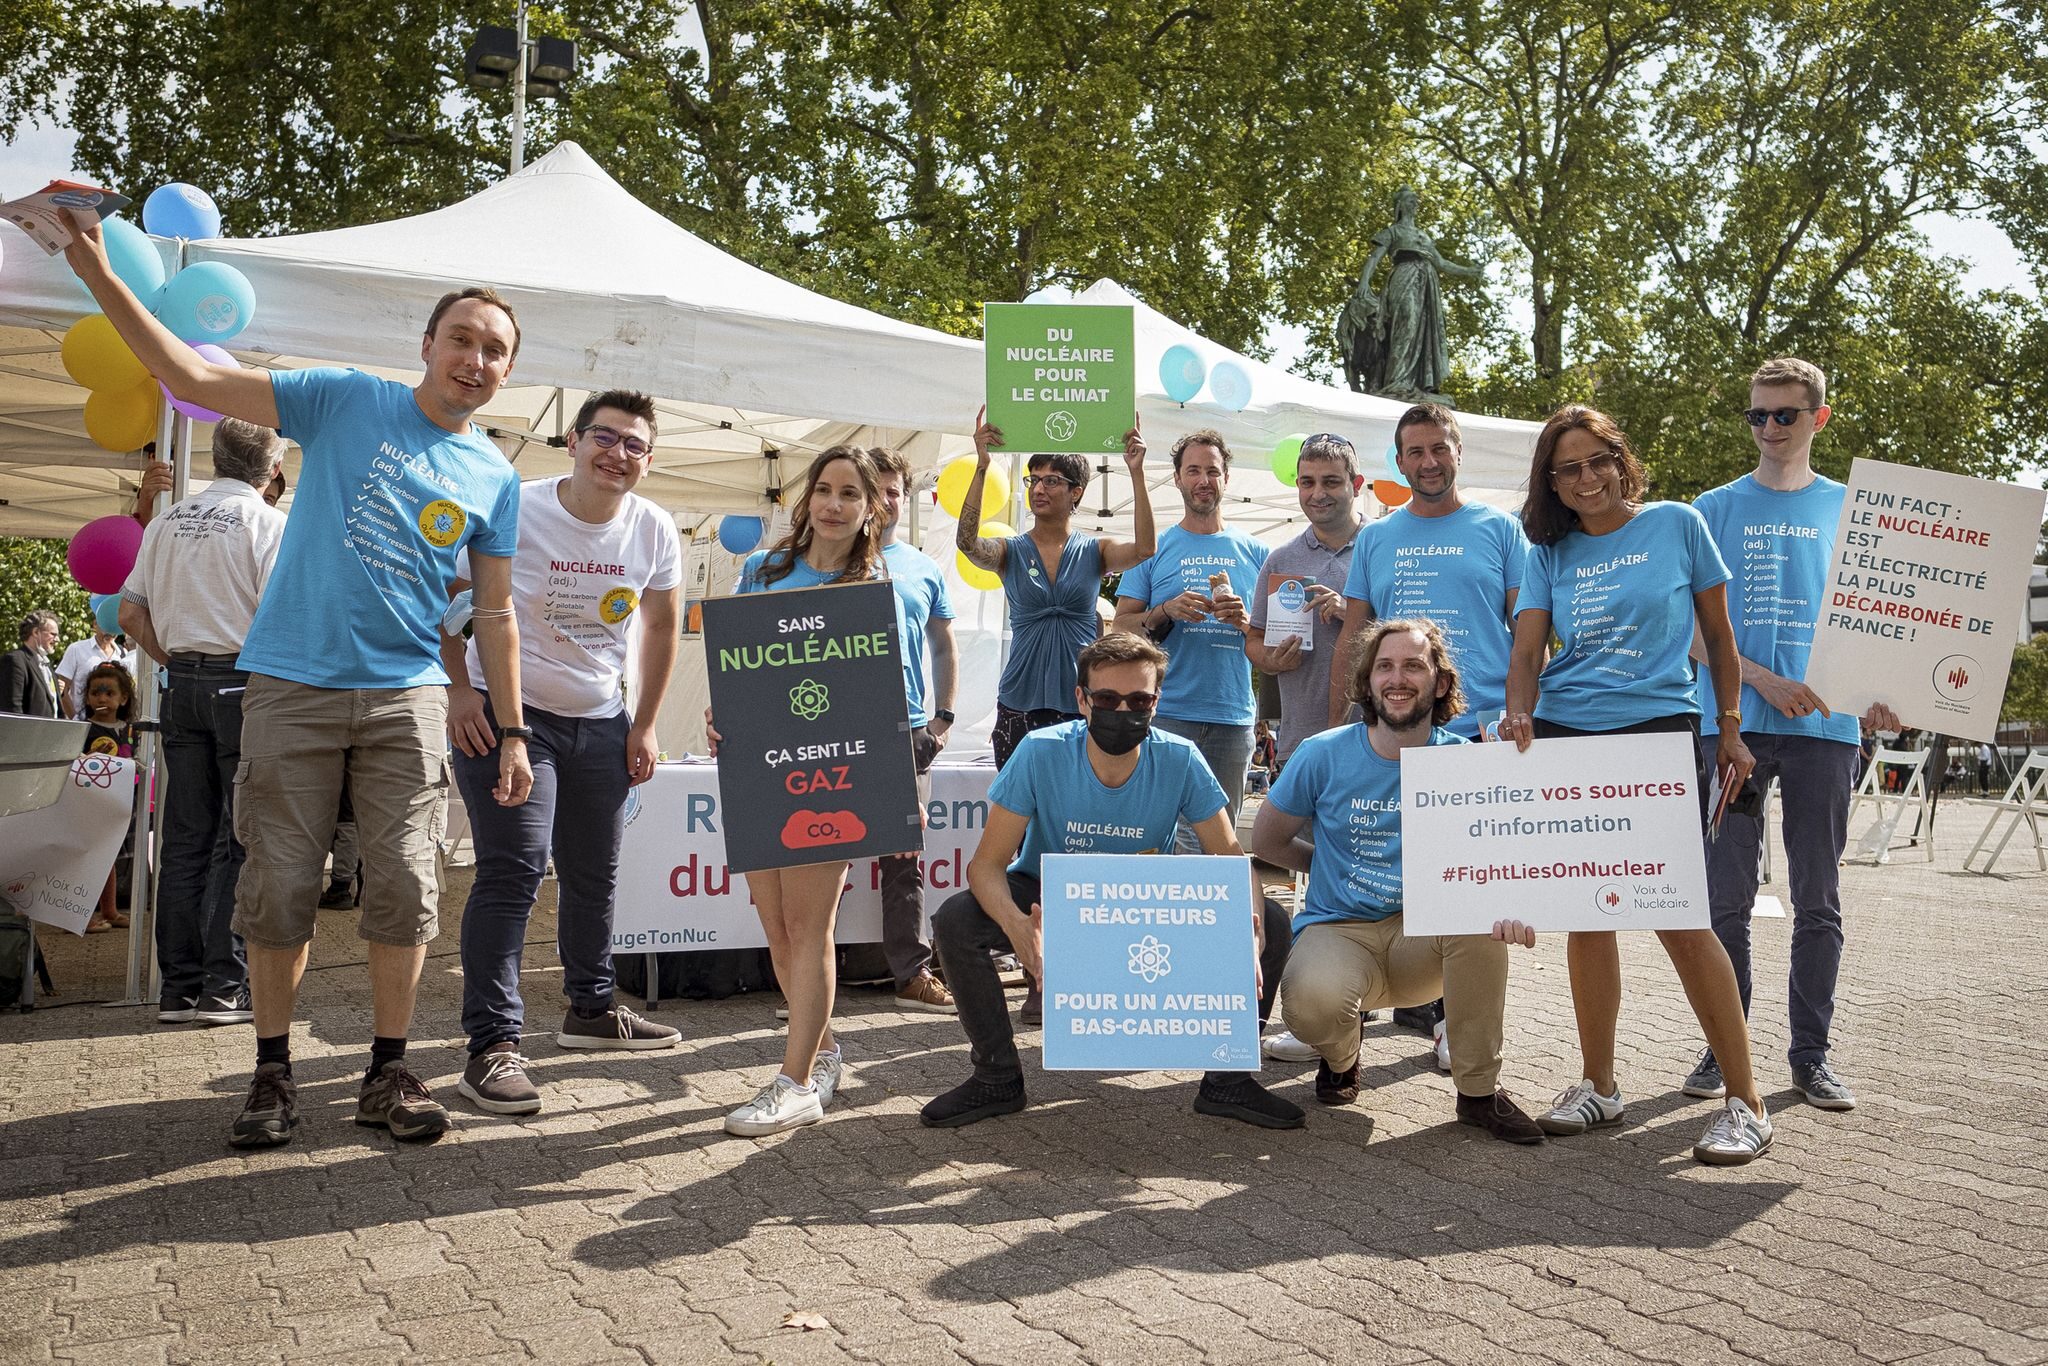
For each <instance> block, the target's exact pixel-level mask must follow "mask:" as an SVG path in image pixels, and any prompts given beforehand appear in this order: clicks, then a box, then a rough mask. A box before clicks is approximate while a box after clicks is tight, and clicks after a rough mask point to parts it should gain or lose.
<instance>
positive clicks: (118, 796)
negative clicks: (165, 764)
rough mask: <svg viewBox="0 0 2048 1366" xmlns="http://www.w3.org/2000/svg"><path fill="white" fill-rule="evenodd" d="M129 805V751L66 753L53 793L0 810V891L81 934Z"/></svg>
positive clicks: (19, 907)
mask: <svg viewBox="0 0 2048 1366" xmlns="http://www.w3.org/2000/svg"><path fill="white" fill-rule="evenodd" d="M134 809H135V761H134V760H133V759H117V758H114V757H112V756H111V755H104V754H83V755H80V756H79V757H78V758H76V759H74V760H72V761H71V773H70V776H69V777H67V778H66V779H65V780H64V789H63V791H62V792H61V793H59V794H58V797H57V800H56V801H54V802H52V803H50V804H49V805H48V806H45V807H39V808H38V809H36V810H34V811H23V812H20V813H18V814H16V815H12V816H7V817H0V897H4V898H5V899H6V900H7V901H8V902H9V903H10V904H11V905H12V906H13V908H14V910H15V911H16V912H18V913H19V914H21V915H25V916H27V917H28V918H29V919H30V920H36V921H40V922H42V923H43V924H45V925H51V926H55V927H56V928H57V929H60V930H69V931H71V933H73V934H84V933H85V924H86V922H87V921H88V920H91V919H92V913H93V912H94V911H96V910H98V909H99V904H100V890H101V889H102V888H104V887H105V886H106V885H107V874H108V873H110V872H112V871H113V869H114V859H115V858H116V857H118V856H119V854H120V852H121V841H122V840H123V839H125V838H127V835H128V822H129V820H130V818H131V817H132V815H133V813H134Z"/></svg>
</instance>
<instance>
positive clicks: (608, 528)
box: [441, 389, 683, 1115]
mask: <svg viewBox="0 0 2048 1366" xmlns="http://www.w3.org/2000/svg"><path fill="white" fill-rule="evenodd" d="M654 434H655V411H654V400H652V399H651V398H649V397H647V395H645V394H639V393H634V392H632V391H630V390H626V389H613V390H610V391H608V392H605V393H601V394H594V395H592V396H591V397H590V398H588V399H586V400H585V401H584V403H583V407H582V408H581V409H580V410H579V411H578V412H577V414H576V423H575V425H574V427H572V428H571V429H570V432H569V438H568V449H569V457H570V459H571V460H573V461H574V462H575V463H574V465H573V466H572V468H571V470H570V472H569V473H568V474H567V475H564V476H560V477H557V478H553V479H534V480H529V481H527V482H526V483H523V484H521V485H520V486H519V549H518V550H517V552H516V553H515V554H514V555H513V557H512V610H513V611H514V612H515V613H516V614H517V619H518V624H519V688H520V695H521V697H522V698H523V700H524V702H525V715H524V718H523V720H524V725H522V726H520V727H517V728H516V729H517V730H519V731H522V732H524V733H525V734H526V737H527V739H526V749H527V754H528V757H529V759H530V761H531V763H532V766H533V794H532V796H531V797H529V798H528V799H527V801H526V802H525V804H524V805H521V806H515V807H501V806H499V805H498V804H497V803H496V802H494V801H492V800H491V782H492V775H493V774H494V773H495V772H496V769H497V758H496V754H495V751H496V750H497V748H498V745H499V743H500V741H501V739H502V737H504V736H505V735H507V734H510V733H512V731H513V730H514V729H515V728H514V727H510V726H505V725H501V724H500V718H499V717H498V715H497V712H496V708H495V699H494V698H493V696H492V694H491V691H490V688H489V686H488V680H487V679H486V677H485V674H484V670H483V667H482V661H481V660H480V659H479V658H478V656H477V653H476V651H475V650H474V649H473V648H470V647H469V645H468V643H467V642H465V641H464V640H463V639H462V637H461V635H460V634H455V633H450V632H448V631H444V632H443V634H442V637H441V658H442V660H443V661H444V662H445V664H446V665H447V669H448V676H449V678H450V679H451V680H452V681H451V682H450V683H449V685H448V738H449V740H450V741H451V742H452V743H453V745H454V748H455V758H454V764H455V782H456V785H457V786H458V787H459V788H460V789H461V790H462V800H463V804H464V805H465V806H466V807H468V809H469V819H470V829H471V831H472V832H473V835H474V838H475V842H476V881H475V882H474V883H473V884H472V885H471V887H470V892H469V903H468V905H467V906H465V907H464V908H463V912H462V1028H463V1032H464V1033H465V1034H467V1035H468V1036H469V1061H468V1063H467V1064H466V1065H465V1066H464V1068H463V1071H462V1080H461V1082H459V1083H458V1085H457V1089H458V1090H459V1091H460V1092H461V1093H462V1094H463V1095H464V1096H465V1097H467V1098H468V1100H469V1101H470V1103H472V1104H473V1105H475V1106H476V1107H477V1108H478V1109H480V1110H483V1111H486V1112H487V1113H490V1114H498V1115H530V1114H533V1113H534V1112H535V1111H537V1110H539V1109H540V1108H541V1096H540V1090H539V1088H537V1087H536V1086H535V1085H534V1084H533V1080H532V1078H531V1077H529V1076H528V1074H527V1067H528V1063H527V1060H526V1058H525V1057H524V1056H523V1055H522V1054H521V1053H520V1049H519V1043H520V1038H521V1036H522V1035H523V1034H524V1033H525V1028H526V1007H525V1003H524V1001H523V1000H522V999H521V998H520V993H519V969H520V966H521V963H522V961H523V960H524V956H525V946H526V925H527V919H528V917H529V916H530V915H531V914H532V912H533V906H534V900H535V898H536V897H537V896H538V895H539V894H540V882H541V876H542V874H544V873H545V872H546V871H547V866H548V860H549V858H550V856H552V857H553V859H554V864H555V877H556V883H557V887H558V892H559V900H558V904H557V907H556V943H557V945H558V946H559V950H560V953H561V959H562V990H563V993H564V995H566V996H567V997H568V1010H567V1012H566V1013H565V1014H564V1015H563V1017H562V1024H561V1028H560V1029H559V1030H558V1031H557V1032H556V1034H555V1043H556V1044H557V1045H558V1046H560V1047H562V1048H578V1049H584V1048H588V1049H631V1050H641V1049H651V1048H667V1047H670V1046H671V1045H673V1044H674V1043H675V1042H676V1041H677V1040H678V1039H679V1038H680V1037H681V1035H680V1034H679V1033H678V1032H677V1031H676V1030H674V1029H671V1028H669V1027H668V1026H666V1025H658V1024H654V1023H651V1022H650V1021H647V1020H643V1019H641V1018H640V1017H639V1016H638V1015H635V1014H634V1013H633V1012H632V1011H630V1010H627V1009H626V1008H625V1007H624V1006H621V1005H619V1004H618V1003H617V1002H616V1001H615V1000H614V999H613V995H612V987H613V979H612V952H611V943H612V910H613V907H614V904H615V902H616V900H617V889H618V874H619V844H620V840H621V838H622V836H623V835H624V832H625V812H626V793H627V789H629V788H631V787H634V786H637V785H638V784H640V783H644V782H646V781H647V780H648V779H649V778H651V777H653V776H654V761H655V757H656V754H657V753H658V751H659V749H660V746H659V744H658V743H657V741H656V739H655V734H654V721H655V716H656V715H657V714H658V713H659V712H660V710H661V699H662V695H663V694H664V693H665V692H667V690H668V680H669V672H670V670H671V668H672V667H673V666H674V664H675V657H676V616H677V611H676V599H677V596H678V591H679V586H680V585H681V583H682V577H683V573H682V546H681V541H680V539H679V538H678V537H677V535H676V527H675V520H674V519H673V518H671V517H670V516H669V515H668V514H667V513H666V512H664V511H662V510H661V508H660V507H659V506H658V505H656V504H655V503H653V502H651V501H650V500H648V499H646V498H643V497H641V496H640V495H639V494H637V493H635V492H633V490H634V489H635V488H636V487H637V486H638V485H639V483H640V481H641V479H643V478H644V477H646V474H647V468H648V466H649V464H650V463H652V460H653V442H654ZM467 569H468V563H467V560H466V559H465V560H463V561H461V562H459V563H458V566H457V572H458V573H459V574H461V575H462V577H461V578H458V579H457V580H456V584H455V588H456V591H457V592H458V593H459V592H460V591H461V589H462V587H463V586H464V584H465V582H466V580H467V577H468V576H467V573H466V572H465V571H466V570H467ZM447 625H448V626H449V627H452V628H454V630H455V631H456V632H459V630H460V613H459V612H458V613H456V614H455V615H452V616H451V617H450V619H449V621H448V623H447ZM636 631H637V633H638V635H639V640H638V656H639V659H638V670H637V676H636V677H635V678H634V680H633V686H632V688H631V689H630V692H629V693H628V692H627V690H625V689H624V686H623V685H624V682H625V670H626V642H627V638H628V636H629V635H632V634H633V633H635V632H636ZM629 700H630V702H631V704H632V706H631V711H630V712H629V711H628V710H627V705H626V704H627V702H628V701H629Z"/></svg>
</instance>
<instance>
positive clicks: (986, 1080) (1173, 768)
mask: <svg viewBox="0 0 2048 1366" xmlns="http://www.w3.org/2000/svg"><path fill="white" fill-rule="evenodd" d="M1075 673H1076V676H1077V678H1078V680H1079V681H1078V683H1077V684H1076V686H1075V689H1074V704H1075V705H1076V706H1077V707H1078V708H1079V710H1080V713H1081V719H1080V720H1078V721H1068V722H1065V723H1063V724H1061V725H1057V726H1051V727H1047V728H1044V729H1040V730H1035V731H1033V732H1031V733H1030V734H1029V735H1027V736H1025V737H1024V740H1023V742H1022V743H1021V744H1019V745H1018V746H1017V751H1016V753H1015V754H1013V755H1011V757H1010V762H1009V763H1008V764H1007V765H1005V766H1004V768H1003V770H1002V772H1000V773H998V774H997V775H996V781H995V785H994V786H993V787H991V788H990V789H989V794H988V796H989V803H988V825H987V826H986V828H984V829H983V831H982V836H981V843H980V844H979V845H977V846H976V848H975V851H974V858H973V860H972V861H971V862H970V863H969V864H968V868H967V885H968V890H967V891H965V892H961V893H959V894H957V895H955V896H954V897H952V898H951V899H950V900H948V901H947V902H946V904H945V905H944V906H942V907H940V908H939V913H938V915H936V916H934V917H933V919H932V939H933V942H934V944H935V946H936V947H937V949H938V955H939V961H940V963H941V964H942V965H943V966H944V968H945V971H946V981H947V983H948V984H949V985H950V986H951V987H952V988H953V998H954V1000H955V1001H956V1002H958V1004H959V1009H960V1023H961V1025H962V1027H964V1028H965V1029H966V1031H967V1039H968V1042H969V1043H970V1044H972V1045H973V1049H972V1052H973V1059H974V1075H973V1076H972V1077H970V1078H968V1079H967V1080H966V1081H964V1082H962V1083H961V1084H960V1085H959V1086H956V1087H954V1088H953V1089H952V1090H951V1091H948V1092H946V1094H944V1095H942V1096H939V1097H938V1098H936V1099H934V1100H933V1101H931V1102H930V1103H929V1104H927V1105H926V1106H925V1107H924V1111H923V1114H922V1115H921V1116H920V1118H921V1119H922V1121H923V1123H924V1124H925V1125H926V1126H927V1127H930V1128H935V1129H951V1128H958V1127H959V1126H961V1125H964V1124H973V1123H975V1122H976V1121H978V1120H983V1119H988V1118H990V1117H992V1116H995V1115H1007V1114H1014V1113H1015V1112H1017V1111H1019V1110H1021V1109H1023V1108H1024V1103H1025V1101H1024V1068H1023V1063H1022V1062H1021V1060H1020V1059H1019V1058H1018V1056H1017V1044H1016V1039H1015V1037H1014V1035H1013V1034H1012V1032H1011V1028H1010V1017H1009V1013H1008V1011H1007V1010H1006V1008H1005V1007H1004V1003H1003V988H1002V983H1001V981H1000V980H999V979H998V978H997V975H996V969H995V965H994V963H993V962H992V961H991V960H990V958H989V955H990V953H992V952H1013V953H1015V954H1016V955H1017V957H1018V958H1019V959H1020V960H1021V961H1022V962H1023V964H1024V968H1025V971H1027V972H1029V973H1030V974H1031V975H1032V977H1033V978H1034V979H1037V980H1043V975H1044V973H1043V961H1042V960H1043V953H1044V921H1043V918H1042V913H1041V911H1040V908H1039V900H1038V898H1039V859H1040V858H1041V857H1043V856H1044V855H1046V854H1073V853H1094V854H1150V853H1158V852H1161V851H1162V850H1165V849H1166V848H1167V847H1168V846H1169V845H1170V844H1171V842H1172V840H1173V832H1174V827H1175V825H1176V824H1185V825H1188V826H1192V827H1193V828H1194V831H1195V835H1196V837H1197V838H1198V839H1199V840H1200V842H1201V849H1200V852H1202V853H1205V854H1229V855H1235V856H1240V857H1241V856H1242V855H1243V853H1244V850H1243V849H1241V848H1240V847H1239V846H1238V843H1237V832H1236V830H1235V829H1234V827H1233V826H1232V824H1231V821H1230V818H1229V815H1228V814H1227V807H1226V804H1225V802H1224V799H1223V789H1222V788H1221V787H1219V786H1218V785H1217V783H1216V779H1215V778H1214V777H1212V776H1211V775H1210V773H1209V768H1208V765H1207V764H1206V763H1204V762H1203V759H1202V756H1201V753H1200V751H1198V750H1197V749H1196V748H1195V746H1194V745H1193V744H1192V743H1191V742H1189V741H1187V740H1185V739H1182V738H1181V737H1180V736H1178V735H1174V734H1171V733H1169V732H1167V731H1165V730H1164V729H1162V728H1159V727H1156V726H1154V725H1153V724H1152V721H1153V715H1154V711H1155V709H1156V707H1157V706H1158V703H1159V697H1160V687H1161V684H1162V681H1163V679H1164V677H1165V675H1166V673H1167V668H1166V654H1165V652H1164V651H1162V650H1161V649H1160V648H1159V647H1158V646H1157V645H1154V644H1153V643H1152V642H1151V641H1150V640H1148V639H1146V638H1145V637H1143V636H1139V635H1133V634H1131V633H1130V632H1126V631H1113V632H1111V633H1110V634H1108V635H1106V636H1104V637H1103V638H1102V639H1100V640H1098V641H1096V642H1095V643H1094V644H1092V645H1090V646H1088V647H1087V648H1086V649H1084V650H1082V651H1081V653H1080V657H1079V658H1078V659H1077V660H1076V664H1075ZM1026 908H1028V910H1027V909H1026ZM1253 934H1254V937H1255V938H1256V939H1257V940H1258V942H1259V944H1260V950H1259V972H1260V991H1261V994H1260V998H1259V1019H1260V1021H1261V1023H1263V1022H1264V1020H1265V1018H1266V1016H1267V1015H1268V1014H1269V1013H1270V1012H1271V1010H1272V1007H1273V997H1274V993H1275V992H1276V991H1277V989H1278V987H1279V982H1280V974H1281V973H1282V972H1283V971H1284V970H1285V968H1286V965H1287V946H1288V939H1289V935H1288V929H1287V913H1286V912H1285V911H1283V910H1281V909H1280V908H1279V907H1278V906H1277V905H1275V904H1274V903H1273V901H1272V900H1270V899H1265V900H1264V902H1263V905H1262V906H1261V907H1260V908H1259V909H1258V910H1257V911H1256V912H1254V920H1253ZM1195 1109H1196V1110H1197V1111H1198V1112H1200V1113H1202V1114H1207V1115H1223V1116H1227V1117H1229V1118H1232V1119H1239V1120H1243V1121H1244V1122H1246V1123H1248V1124H1257V1125H1261V1126H1263V1127H1265V1128H1271V1129H1294V1128H1299V1127H1300V1126H1301V1125H1302V1124H1303V1123H1304V1117H1303V1115H1302V1112H1301V1107H1300V1106H1298V1105H1295V1104H1294V1103H1292V1102H1291V1101H1287V1100H1283V1099H1281V1098H1280V1097H1279V1096H1276V1095H1273V1094H1272V1093H1270V1092H1268V1091H1267V1090H1266V1089H1265V1088H1264V1087H1263V1086H1260V1085H1259V1083H1258V1081H1257V1080H1256V1079H1255V1078H1253V1077H1252V1075H1251V1074H1250V1073H1248V1072H1211V1073H1209V1074H1208V1075H1207V1076H1205V1077H1204V1078H1203V1079H1202V1086H1201V1090H1200V1092H1199V1093H1198V1094H1197V1095H1196V1097H1195Z"/></svg>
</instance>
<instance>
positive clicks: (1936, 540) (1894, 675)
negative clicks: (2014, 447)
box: [1806, 460, 2048, 740]
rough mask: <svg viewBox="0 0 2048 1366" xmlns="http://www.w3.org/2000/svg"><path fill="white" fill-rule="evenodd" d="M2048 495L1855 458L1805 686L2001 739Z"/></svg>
mask: <svg viewBox="0 0 2048 1366" xmlns="http://www.w3.org/2000/svg"><path fill="white" fill-rule="evenodd" d="M2044 499H2048V494H2044V493H2043V492H2042V491H2041V490H2040V489H2030V488H2024V487H2022V486H2020V485H2018V484H2000V483H1995V482H1993V481H1991V480H1989V479H1969V478H1965V477H1964V476H1962V475H1959V474H1944V473H1942V472H1940V471H1938V470H1922V469H1914V468H1912V467H1910V466H1906V465H1890V464H1886V463H1885V462H1884V461H1881V460H1858V461H1856V462H1855V463H1854V464H1853V465H1851V466H1850V467H1849V491H1848V497H1847V500H1846V501H1845V502H1844V503H1843V505H1842V524H1841V527H1840V529H1839V530H1837V531H1836V533H1835V550H1834V558H1833V559H1832V560H1831V561H1830V567H1829V571H1828V589H1827V605H1826V607H1825V608H1824V609H1823V610H1822V611H1821V614H1820V625H1819V626H1818V627H1817V628H1816V629H1815V631H1814V634H1813V660H1812V663H1810V664H1808V665H1807V669H1806V685H1807V686H1808V687H1809V688H1812V689H1813V690H1814V691H1815V692H1816V693H1819V694H1820V696H1821V698H1822V699H1823V700H1825V701H1826V702H1827V704H1828V706H1829V707H1830V708H1832V709H1833V710H1835V711H1837V712H1848V713H1850V714H1852V715H1858V716H1860V715H1862V714H1863V712H1864V711H1865V710H1867V709H1868V708H1869V706H1870V704H1871V703H1873V702H1882V703H1884V704H1885V705H1886V706H1888V707H1890V708H1891V709H1892V710H1893V711H1895V712H1897V713H1898V715H1899V720H1900V721H1902V722H1904V723H1905V724H1906V725H1908V726H1911V727H1915V728H1919V729H1924V730H1932V731H1939V732H1940V733H1942V734H1944V735H1958V736H1962V737H1963V738H1965V739H1969V740H1992V739H1995V738H1996V736H1997V730H1998V713H1999V709H2000V708H2001V707H2002V706H2003V705H2004V703H2005V684H2006V678H2007V675H2009V674H2010V673H2011V672H2012V649H2013V645H2014V643H2015V642H2017V641H2018V640H2019V638H2020V623H2021V621H2022V619H2023V615H2022V614H2023V613H2025V611H2026V606H2027V575H2028V572H2029V569H2030V567H2031V565H2032V564H2033V560H2034V545H2035V542H2036V540H2037V539H2038V537H2039V536H2040V533H2041V513H2042V505H2043V501H2044Z"/></svg>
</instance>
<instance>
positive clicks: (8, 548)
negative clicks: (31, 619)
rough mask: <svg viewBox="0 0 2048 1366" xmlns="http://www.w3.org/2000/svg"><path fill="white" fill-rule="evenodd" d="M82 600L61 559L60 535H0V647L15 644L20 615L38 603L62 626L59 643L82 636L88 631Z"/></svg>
mask: <svg viewBox="0 0 2048 1366" xmlns="http://www.w3.org/2000/svg"><path fill="white" fill-rule="evenodd" d="M86 606H87V602H86V593H85V590H84V589H83V588H80V587H79V586H78V581H77V580H76V579H74V578H72V577H71V570H70V568H69V567H68V566H67V565H66V564H65V563H64V543H63V542H62V541H38V540H31V539H29V538H26V537H21V536H0V635H4V637H5V640H4V643H0V649H5V650H11V649H13V648H14V647H15V646H16V645H18V644H20V640H19V638H18V637H17V636H16V635H15V631H16V629H17V628H19V627H20V625H21V619H22V618H23V617H25V616H27V615H28V614H29V613H30V612H33V611H36V610H37V609H39V608H40V609H44V610H47V611H51V612H55V613H56V614H57V618H58V620H59V622H61V623H62V625H63V628H64V629H63V631H62V633H61V634H60V635H59V637H58V639H59V641H60V643H69V642H71V641H74V640H83V639H84V638H85V637H86V636H89V635H91V634H92V614H91V613H90V612H88V611H87V610H86Z"/></svg>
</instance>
